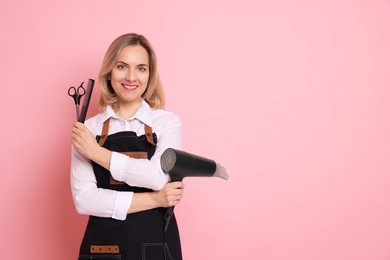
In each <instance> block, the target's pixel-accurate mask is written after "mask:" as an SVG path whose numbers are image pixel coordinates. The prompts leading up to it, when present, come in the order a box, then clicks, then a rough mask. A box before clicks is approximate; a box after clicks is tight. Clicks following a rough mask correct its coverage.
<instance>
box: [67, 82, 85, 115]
mask: <svg viewBox="0 0 390 260" xmlns="http://www.w3.org/2000/svg"><path fill="white" fill-rule="evenodd" d="M83 84H84V82H82V83H81V84H80V86H79V87H78V88H77V89H76V88H75V87H70V88H69V89H68V95H69V96H71V97H72V98H73V99H74V103H75V105H76V116H77V119H78V118H79V115H80V101H81V97H82V96H84V95H85V93H86V91H85V88H84V87H83Z"/></svg>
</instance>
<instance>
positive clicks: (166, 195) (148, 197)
mask: <svg viewBox="0 0 390 260" xmlns="http://www.w3.org/2000/svg"><path fill="white" fill-rule="evenodd" d="M183 189H184V183H182V182H169V183H167V184H165V186H164V187H163V188H162V190H159V191H152V192H136V193H134V194H133V200H132V202H131V205H130V208H129V210H128V211H127V213H128V214H132V213H136V212H140V211H145V210H149V209H154V208H169V207H173V206H176V205H177V204H179V202H180V200H181V198H182V196H183Z"/></svg>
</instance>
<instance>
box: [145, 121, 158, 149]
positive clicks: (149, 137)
mask: <svg viewBox="0 0 390 260" xmlns="http://www.w3.org/2000/svg"><path fill="white" fill-rule="evenodd" d="M144 128H145V136H146V140H147V141H148V142H149V143H151V144H152V145H156V144H155V143H154V140H153V131H152V128H151V127H150V126H148V125H147V124H144Z"/></svg>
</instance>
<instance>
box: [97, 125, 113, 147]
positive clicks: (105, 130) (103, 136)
mask: <svg viewBox="0 0 390 260" xmlns="http://www.w3.org/2000/svg"><path fill="white" fill-rule="evenodd" d="M109 127H110V119H109V118H108V119H107V120H106V121H104V123H103V129H102V134H101V136H100V139H99V145H100V146H103V144H104V142H105V141H106V139H107V137H108V128H109Z"/></svg>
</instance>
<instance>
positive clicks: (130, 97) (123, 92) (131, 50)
mask: <svg viewBox="0 0 390 260" xmlns="http://www.w3.org/2000/svg"><path fill="white" fill-rule="evenodd" d="M148 68H149V62H148V53H147V52H146V50H145V49H144V48H143V47H142V46H139V45H128V46H126V47H124V48H123V49H122V50H121V51H120V53H119V59H118V61H117V62H116V65H115V66H114V68H113V69H112V72H111V75H110V77H109V79H110V82H111V87H112V89H113V91H114V92H115V94H116V95H117V97H118V108H117V111H115V112H116V114H117V115H118V116H120V117H122V118H128V117H130V116H132V115H133V114H134V112H135V111H136V110H137V109H138V107H139V106H140V105H141V102H142V98H141V96H142V94H143V93H144V92H145V90H146V86H147V84H148V80H149V70H148Z"/></svg>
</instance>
